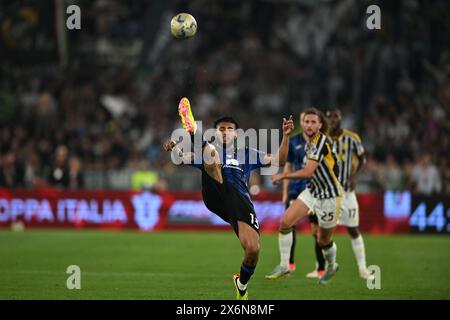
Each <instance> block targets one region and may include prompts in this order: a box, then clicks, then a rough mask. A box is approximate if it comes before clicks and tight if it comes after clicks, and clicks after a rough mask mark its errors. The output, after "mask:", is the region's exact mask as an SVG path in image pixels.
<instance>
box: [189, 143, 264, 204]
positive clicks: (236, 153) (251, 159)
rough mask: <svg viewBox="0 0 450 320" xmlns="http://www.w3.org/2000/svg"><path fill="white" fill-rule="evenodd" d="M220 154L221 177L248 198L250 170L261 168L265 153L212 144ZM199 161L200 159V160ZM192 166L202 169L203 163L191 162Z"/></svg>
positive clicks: (251, 149) (247, 148)
mask: <svg viewBox="0 0 450 320" xmlns="http://www.w3.org/2000/svg"><path fill="white" fill-rule="evenodd" d="M214 147H215V148H216V150H217V151H218V152H220V154H221V158H220V160H221V162H222V176H223V179H224V180H226V182H227V183H228V184H229V185H230V186H231V187H234V188H236V190H237V191H238V192H239V193H240V194H241V195H243V196H244V197H246V198H247V199H248V200H251V199H250V192H249V187H248V185H249V181H250V175H251V172H252V170H255V169H258V168H261V167H262V166H263V164H262V163H261V160H262V159H263V157H264V155H265V153H264V152H262V151H259V150H257V149H253V148H250V147H245V148H239V149H237V148H231V149H224V148H222V147H221V146H218V145H214ZM200 162H201V160H200ZM192 166H194V167H196V168H198V169H203V164H201V163H200V164H193V165H192Z"/></svg>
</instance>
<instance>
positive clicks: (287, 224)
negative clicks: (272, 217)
mask: <svg viewBox="0 0 450 320" xmlns="http://www.w3.org/2000/svg"><path fill="white" fill-rule="evenodd" d="M291 227H292V225H291V223H290V222H289V221H288V219H286V217H285V216H282V217H281V219H280V230H286V229H289V228H291Z"/></svg>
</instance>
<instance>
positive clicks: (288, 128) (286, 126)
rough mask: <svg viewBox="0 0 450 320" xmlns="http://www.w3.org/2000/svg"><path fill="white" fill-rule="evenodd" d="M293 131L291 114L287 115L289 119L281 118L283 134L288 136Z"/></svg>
mask: <svg viewBox="0 0 450 320" xmlns="http://www.w3.org/2000/svg"><path fill="white" fill-rule="evenodd" d="M293 131H294V120H292V115H290V116H289V119H287V120H286V118H283V134H284V135H285V136H290V135H291V133H292V132H293Z"/></svg>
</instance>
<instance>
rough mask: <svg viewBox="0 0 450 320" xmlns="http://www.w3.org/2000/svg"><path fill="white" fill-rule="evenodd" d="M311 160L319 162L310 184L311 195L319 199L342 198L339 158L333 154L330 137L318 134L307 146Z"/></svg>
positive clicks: (307, 152)
mask: <svg viewBox="0 0 450 320" xmlns="http://www.w3.org/2000/svg"><path fill="white" fill-rule="evenodd" d="M306 154H307V157H308V159H309V160H314V161H317V162H319V166H318V167H317V169H316V170H315V171H314V174H313V176H312V178H311V179H310V181H309V183H308V188H309V190H310V191H311V194H312V195H313V196H314V197H315V198H318V199H328V198H334V197H338V196H342V194H343V191H342V186H341V184H340V183H339V180H338V178H337V177H338V175H339V166H338V165H337V156H336V154H335V153H334V152H333V143H332V141H331V140H330V138H329V137H327V136H326V135H324V134H323V133H321V132H318V133H317V134H316V135H315V136H314V137H313V139H312V140H311V142H309V143H308V144H307V145H306Z"/></svg>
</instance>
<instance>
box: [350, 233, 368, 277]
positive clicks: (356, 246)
mask: <svg viewBox="0 0 450 320" xmlns="http://www.w3.org/2000/svg"><path fill="white" fill-rule="evenodd" d="M352 249H353V253H354V254H355V258H356V262H357V263H358V268H359V269H366V268H367V265H366V249H365V247H364V241H363V238H362V236H361V235H359V236H358V238H356V239H352Z"/></svg>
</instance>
